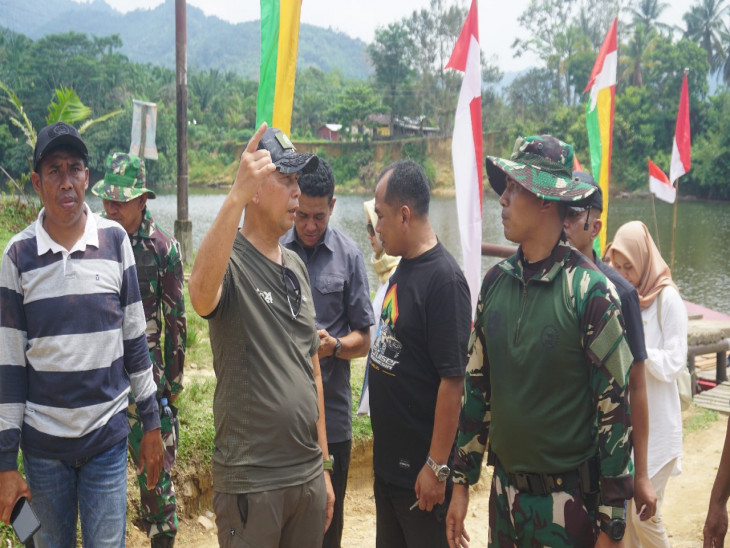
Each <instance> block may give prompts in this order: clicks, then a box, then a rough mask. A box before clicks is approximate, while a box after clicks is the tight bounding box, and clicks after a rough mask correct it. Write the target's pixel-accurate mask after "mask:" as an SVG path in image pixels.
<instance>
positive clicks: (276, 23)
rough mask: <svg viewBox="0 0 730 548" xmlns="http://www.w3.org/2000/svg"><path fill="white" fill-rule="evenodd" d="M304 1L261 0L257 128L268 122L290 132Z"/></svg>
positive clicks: (287, 132)
mask: <svg viewBox="0 0 730 548" xmlns="http://www.w3.org/2000/svg"><path fill="white" fill-rule="evenodd" d="M301 8H302V0H261V72H260V74H259V94H258V97H257V98H256V127H258V126H259V125H261V123H262V122H266V123H267V124H269V126H270V127H276V128H279V129H280V130H281V131H283V132H284V133H286V134H287V135H289V133H290V129H291V127H290V126H291V112H292V103H293V102H294V79H295V76H296V69H297V46H298V44H299V14H300V12H301Z"/></svg>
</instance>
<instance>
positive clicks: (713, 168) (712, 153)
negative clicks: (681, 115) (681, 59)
mask: <svg viewBox="0 0 730 548" xmlns="http://www.w3.org/2000/svg"><path fill="white" fill-rule="evenodd" d="M708 119H709V120H710V126H709V127H708V130H707V131H706V132H704V133H703V134H702V135H700V136H699V137H698V138H693V141H692V170H691V171H690V172H689V175H688V177H687V178H686V179H683V183H687V188H688V190H689V191H690V192H693V193H696V194H699V195H700V196H705V197H707V198H710V199H718V198H719V199H725V200H727V199H730V181H728V178H727V174H728V170H730V91H728V90H727V89H722V90H721V91H720V92H719V93H718V94H717V95H716V96H715V97H712V98H711V99H710V105H709V112H708Z"/></svg>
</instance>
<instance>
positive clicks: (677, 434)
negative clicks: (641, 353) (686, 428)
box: [609, 221, 687, 548]
mask: <svg viewBox="0 0 730 548" xmlns="http://www.w3.org/2000/svg"><path fill="white" fill-rule="evenodd" d="M609 253H610V258H611V263H612V265H613V267H614V268H615V269H616V270H618V271H619V273H620V274H621V275H622V276H623V277H624V278H626V280H627V281H628V282H629V283H631V285H633V286H634V287H635V288H636V291H637V293H638V294H639V306H640V307H641V318H642V320H643V323H644V338H645V341H646V352H647V355H648V358H647V360H646V392H647V399H648V402H649V452H648V459H647V460H648V471H649V477H650V478H651V482H652V484H653V486H654V490H655V491H656V494H657V511H656V515H655V516H654V517H652V518H650V519H648V520H647V521H640V520H639V519H638V517H637V516H636V509H635V508H632V501H629V508H628V509H627V512H626V520H627V524H626V525H627V527H626V536H625V537H624V545H625V546H626V548H631V547H635V546H643V547H645V548H647V547H654V546H662V547H664V546H666V547H667V548H668V547H669V539H668V538H667V533H666V531H665V529H664V524H663V523H662V520H661V506H662V502H663V498H664V489H665V487H666V485H667V482H668V481H669V478H670V477H671V476H675V475H678V474H679V473H681V471H682V413H681V405H680V399H679V392H678V390H677V378H678V377H679V375H680V374H681V373H682V371H683V369H684V368H685V367H687V310H686V308H685V306H684V303H683V302H682V299H681V297H680V296H679V290H678V289H677V286H676V285H675V283H674V282H673V281H672V274H671V272H670V271H669V267H668V266H667V263H666V262H665V261H664V259H662V256H661V254H660V253H659V250H658V249H657V247H656V245H655V244H654V240H652V238H651V236H650V235H649V231H648V230H647V228H646V226H645V225H644V223H642V222H640V221H631V222H629V223H626V224H625V225H623V226H621V228H619V229H618V232H616V235H615V237H614V240H613V243H612V245H611V250H610V252H609Z"/></svg>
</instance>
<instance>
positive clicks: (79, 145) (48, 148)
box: [33, 122, 89, 173]
mask: <svg viewBox="0 0 730 548" xmlns="http://www.w3.org/2000/svg"><path fill="white" fill-rule="evenodd" d="M60 146H68V147H71V148H73V149H74V150H76V151H77V152H78V153H79V154H81V156H82V157H83V158H84V163H86V162H88V161H89V150H88V149H87V148H86V145H85V144H84V141H83V139H81V135H80V134H79V132H78V131H77V130H76V128H75V127H73V126H70V125H68V124H66V123H64V122H55V123H53V124H51V125H49V126H46V127H44V128H43V129H42V130H40V131H39V132H38V138H37V139H36V142H35V151H34V152H33V171H35V172H36V173H37V172H38V164H40V163H41V160H43V158H45V157H46V156H48V154H50V153H51V152H52V151H53V150H54V149H56V148H58V147H60Z"/></svg>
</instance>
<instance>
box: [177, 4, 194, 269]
mask: <svg viewBox="0 0 730 548" xmlns="http://www.w3.org/2000/svg"><path fill="white" fill-rule="evenodd" d="M185 11H186V5H185V0H175V75H176V84H177V85H176V88H175V91H176V97H177V219H176V220H175V238H176V239H177V241H178V242H179V243H180V252H181V254H182V258H183V262H184V263H185V264H192V262H193V223H192V221H190V219H189V218H188V88H187V80H188V75H187V70H188V61H187V21H186V14H185Z"/></svg>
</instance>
